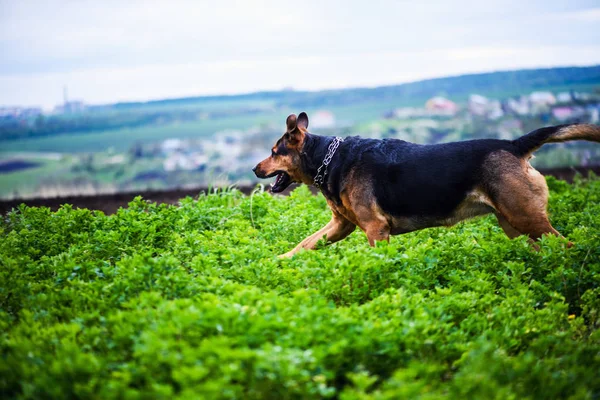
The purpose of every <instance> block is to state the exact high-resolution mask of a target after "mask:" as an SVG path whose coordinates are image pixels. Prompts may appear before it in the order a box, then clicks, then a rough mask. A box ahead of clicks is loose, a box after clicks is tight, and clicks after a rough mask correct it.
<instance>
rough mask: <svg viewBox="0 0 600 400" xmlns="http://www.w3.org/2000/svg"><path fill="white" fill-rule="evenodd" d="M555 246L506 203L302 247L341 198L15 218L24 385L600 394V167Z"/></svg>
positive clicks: (3, 368) (1, 270) (554, 212)
mask: <svg viewBox="0 0 600 400" xmlns="http://www.w3.org/2000/svg"><path fill="white" fill-rule="evenodd" d="M549 185H550V188H551V198H550V214H551V219H552V222H553V224H554V225H555V226H556V228H557V229H558V230H560V231H561V232H562V233H563V234H564V235H565V236H566V237H568V238H569V240H571V241H573V242H574V243H575V246H574V247H573V248H571V249H566V246H565V243H566V241H565V240H563V239H559V238H554V237H547V238H544V239H543V240H542V241H541V243H540V246H541V250H540V251H539V252H535V251H533V250H532V249H531V247H530V246H529V245H528V243H527V242H526V240H525V239H524V238H518V239H516V240H512V241H511V240H508V239H507V238H506V237H505V235H504V234H503V233H502V232H501V230H500V228H499V227H498V226H497V224H496V222H495V221H494V220H493V217H486V218H482V219H478V220H475V221H470V222H466V223H462V224H459V225H457V226H455V227H453V228H451V229H445V228H439V229H429V230H424V231H419V232H415V233H411V234H407V235H402V236H397V237H394V238H392V240H391V243H389V244H387V243H384V244H379V245H378V246H377V247H376V248H370V247H368V244H367V242H366V240H365V238H364V235H363V234H362V233H361V232H358V231H357V232H355V233H353V234H352V235H351V236H350V237H349V238H348V239H346V240H344V241H342V242H340V243H337V244H335V245H332V246H329V247H326V248H323V249H321V250H318V251H314V252H301V253H299V254H298V255H297V256H296V257H294V258H293V259H291V260H279V259H277V258H276V255H277V254H280V253H282V252H284V251H287V250H289V249H290V248H291V247H292V246H293V245H294V244H295V243H296V242H297V241H298V240H299V239H301V238H303V237H304V236H306V234H308V233H310V232H312V231H314V230H316V229H317V228H319V227H320V226H321V225H323V224H324V223H325V222H327V220H328V217H329V213H328V211H327V207H326V203H325V200H324V199H323V197H322V196H313V195H311V194H310V192H309V191H308V189H307V188H306V187H300V188H298V189H297V190H295V191H294V192H293V193H292V194H291V195H290V196H289V197H285V198H282V197H272V196H270V195H269V194H267V193H263V192H261V191H258V192H257V193H255V194H254V195H253V197H252V199H251V198H250V197H246V196H244V195H242V194H241V193H240V192H238V191H236V190H224V191H213V192H211V193H207V194H201V195H200V196H199V197H198V199H191V198H186V199H182V200H181V202H180V204H179V205H177V206H169V205H156V204H153V203H148V202H146V201H144V200H143V199H141V198H137V199H135V200H134V201H133V202H132V203H130V205H129V207H127V208H123V209H120V210H119V211H118V212H117V213H116V214H114V215H104V214H103V213H101V212H94V211H89V210H80V209H73V208H72V207H70V206H63V207H62V208H61V209H60V210H59V211H57V212H54V213H53V212H50V210H48V209H45V208H30V207H26V206H21V207H20V208H19V209H18V210H15V211H13V212H11V213H9V214H8V215H7V216H6V217H5V218H4V220H3V221H2V223H1V225H0V237H1V240H0V393H2V394H3V397H6V398H69V397H78V398H84V397H85V398H115V397H118V398H153V399H154V398H169V399H170V398H244V399H246V398H250V399H252V398H256V399H259V398H260V399H262V398H274V399H275V398H277V399H278V398H342V399H398V398H443V397H446V398H502V399H504V398H519V399H520V398H595V397H598V396H599V395H600V379H598V371H599V370H600V358H599V356H598V355H599V354H600V333H599V332H600V330H599V329H598V328H599V327H600V322H599V321H600V319H599V317H598V316H599V315H600V302H599V301H598V298H599V295H600V245H599V244H600V242H599V240H598V238H599V237H600V218H599V217H598V215H600V180H598V179H597V178H595V177H593V176H592V177H591V178H590V179H589V180H583V179H579V180H577V181H576V182H575V184H573V185H568V184H565V183H563V182H560V181H557V180H555V179H552V178H549Z"/></svg>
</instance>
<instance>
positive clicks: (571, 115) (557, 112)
mask: <svg viewBox="0 0 600 400" xmlns="http://www.w3.org/2000/svg"><path fill="white" fill-rule="evenodd" d="M588 114H589V113H588V112H586V109H584V108H583V107H578V106H575V107H568V106H561V107H554V108H553V109H552V117H554V118H555V119H556V120H558V121H559V122H583V121H586V120H587V119H588Z"/></svg>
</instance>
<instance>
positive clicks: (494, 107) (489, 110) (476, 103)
mask: <svg viewBox="0 0 600 400" xmlns="http://www.w3.org/2000/svg"><path fill="white" fill-rule="evenodd" d="M467 107H468V109H469V112H470V113H471V114H472V115H477V116H479V117H486V118H489V119H491V120H497V119H498V118H501V117H502V116H504V111H503V110H502V105H501V104H500V102H499V101H497V100H488V99H487V98H486V97H483V96H480V95H478V94H472V95H470V96H469V101H468V103H467Z"/></svg>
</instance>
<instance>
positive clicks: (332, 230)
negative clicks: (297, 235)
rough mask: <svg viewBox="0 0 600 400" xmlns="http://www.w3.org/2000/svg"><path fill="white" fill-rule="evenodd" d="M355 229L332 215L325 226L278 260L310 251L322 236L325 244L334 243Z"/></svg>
mask: <svg viewBox="0 0 600 400" xmlns="http://www.w3.org/2000/svg"><path fill="white" fill-rule="evenodd" d="M355 228H356V225H354V224H353V223H352V222H350V221H348V220H347V219H345V218H343V217H341V216H339V215H336V214H334V216H333V217H332V218H331V221H329V223H328V224H327V225H325V226H324V227H323V228H321V229H319V230H318V231H317V232H315V233H313V234H312V235H310V236H309V237H307V238H306V239H304V240H303V241H302V242H300V244H298V246H296V247H295V248H294V249H293V250H291V251H288V252H287V253H285V254H282V255H280V256H279V258H287V257H291V256H293V255H294V254H296V253H297V252H299V251H300V250H302V249H307V250H312V249H314V248H315V246H316V245H317V242H318V241H319V240H321V239H322V238H323V237H324V236H326V238H327V244H330V243H335V242H337V241H339V240H342V239H344V238H345V237H346V236H348V235H349V234H351V233H352V232H353V231H354V229H355Z"/></svg>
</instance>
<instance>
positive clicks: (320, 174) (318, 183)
mask: <svg viewBox="0 0 600 400" xmlns="http://www.w3.org/2000/svg"><path fill="white" fill-rule="evenodd" d="M343 141H344V138H341V137H339V136H336V138H335V139H333V142H331V143H330V144H329V148H328V149H327V154H326V155H325V158H324V159H323V164H321V166H320V167H319V169H318V170H317V176H315V180H314V185H315V186H316V187H317V189H320V188H321V185H322V184H323V182H325V176H326V175H327V166H328V165H329V163H330V162H331V159H332V158H333V155H334V154H335V151H336V150H337V148H338V147H339V145H340V143H341V142H343ZM323 168H325V169H324V170H323V172H321V170H322V169H323Z"/></svg>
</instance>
